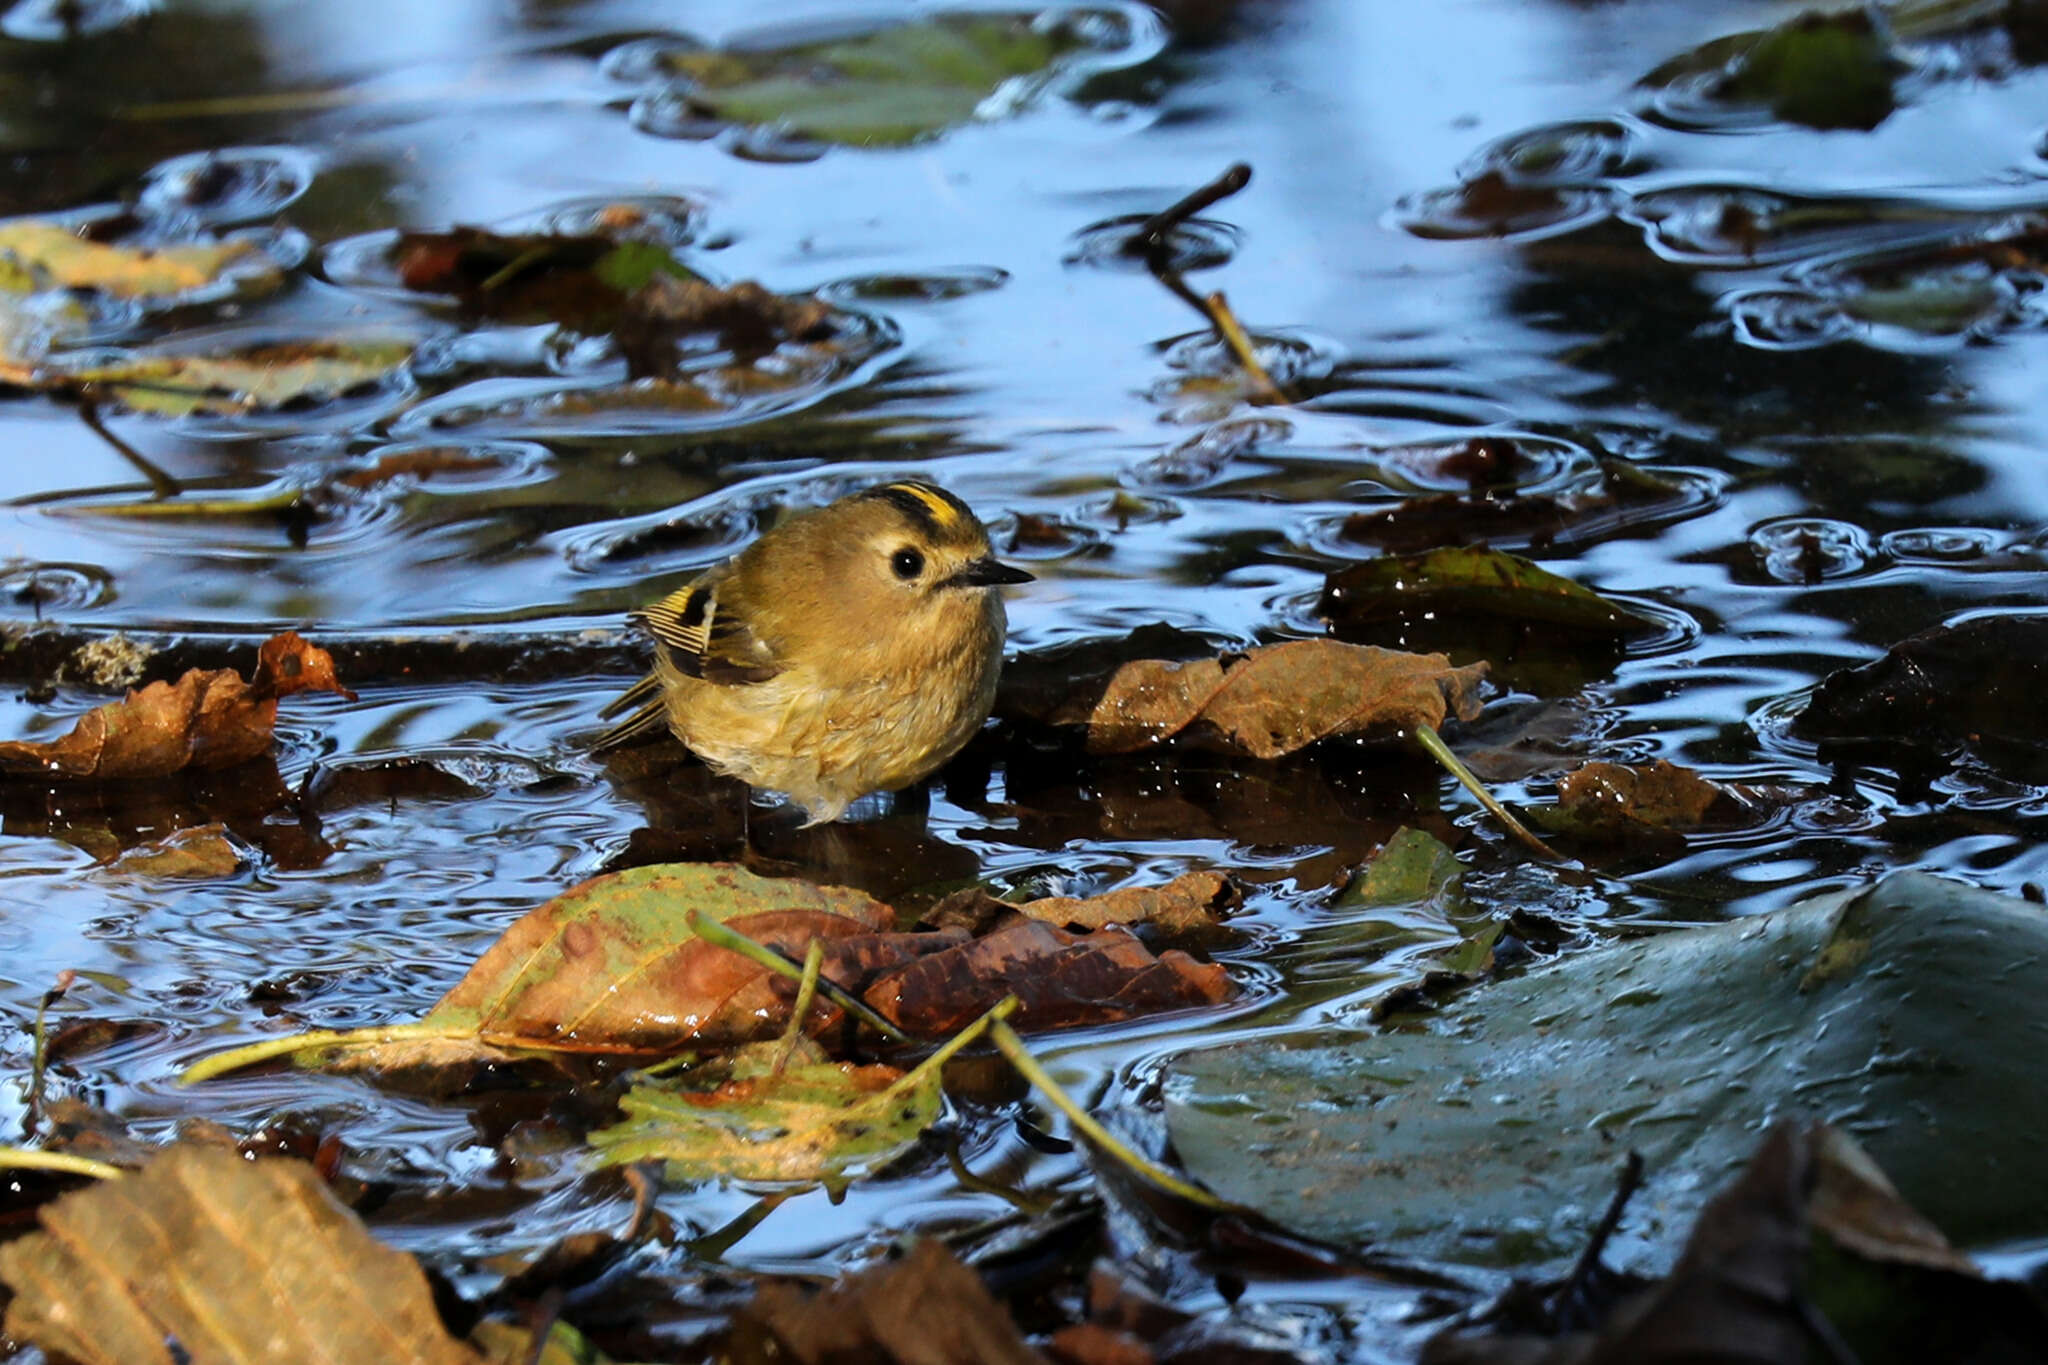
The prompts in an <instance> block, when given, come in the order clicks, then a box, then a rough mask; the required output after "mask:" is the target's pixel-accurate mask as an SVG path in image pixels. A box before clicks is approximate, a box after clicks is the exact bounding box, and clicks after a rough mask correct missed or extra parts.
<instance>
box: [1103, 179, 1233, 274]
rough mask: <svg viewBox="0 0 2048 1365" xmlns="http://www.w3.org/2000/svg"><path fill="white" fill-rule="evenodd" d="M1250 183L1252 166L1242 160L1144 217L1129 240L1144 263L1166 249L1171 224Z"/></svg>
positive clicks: (1172, 226) (1185, 219)
mask: <svg viewBox="0 0 2048 1365" xmlns="http://www.w3.org/2000/svg"><path fill="white" fill-rule="evenodd" d="M1251 183H1252V168H1251V167H1250V166H1247V165H1246V164H1245V163H1244V162H1242V161H1240V162H1238V163H1237V164H1236V165H1234V166H1232V167H1231V168H1230V169H1229V170H1227V171H1225V172H1224V173H1223V174H1221V175H1219V176H1217V177H1216V178H1215V179H1214V180H1211V181H1210V182H1209V183H1208V184H1206V185H1204V186H1202V187H1201V188H1200V189H1198V190H1195V191H1193V192H1192V193H1190V194H1188V195H1186V196H1185V197H1184V198H1182V199H1181V200H1180V202H1179V203H1177V204H1175V205H1173V207H1171V208H1167V209H1162V210H1160V211H1159V212H1158V213H1155V214H1153V215H1152V216H1151V217H1150V218H1147V219H1146V220H1145V221H1144V222H1143V223H1142V224H1140V225H1139V227H1138V230H1137V232H1136V233H1134V234H1133V235H1132V238H1131V240H1132V244H1133V245H1134V246H1136V247H1137V248H1138V249H1139V251H1140V252H1141V253H1142V254H1143V255H1144V257H1145V260H1146V262H1147V263H1148V264H1150V263H1152V262H1154V261H1157V260H1159V259H1160V258H1161V256H1162V255H1163V254H1164V253H1165V251H1166V239H1167V237H1168V236H1169V235H1171V234H1172V232H1173V230H1174V229H1175V228H1177V227H1179V226H1180V225H1181V224H1182V223H1185V222H1186V221H1187V220H1188V219H1190V218H1192V217H1194V216H1195V215H1196V214H1198V213H1200V212H1201V211H1202V210H1203V209H1205V208H1208V207H1209V206H1210V205H1211V204H1214V203H1217V202H1218V201H1220V200H1224V199H1228V198H1229V197H1230V196H1231V195H1233V194H1236V193H1237V192H1238V191H1239V190H1241V189H1243V188H1244V187H1245V186H1246V185H1249V184H1251Z"/></svg>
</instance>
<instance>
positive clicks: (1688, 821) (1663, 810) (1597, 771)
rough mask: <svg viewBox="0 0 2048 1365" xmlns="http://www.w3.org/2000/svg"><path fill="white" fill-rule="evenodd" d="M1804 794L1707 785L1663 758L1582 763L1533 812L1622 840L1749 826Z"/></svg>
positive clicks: (1546, 821) (1570, 829)
mask: <svg viewBox="0 0 2048 1365" xmlns="http://www.w3.org/2000/svg"><path fill="white" fill-rule="evenodd" d="M1803 795H1804V794H1803V793H1801V792H1799V791H1796V790H1792V789H1790V788H1785V787H1759V786H1754V785H1750V784H1747V783H1740V782H1735V783H1722V782H1710V781H1708V780H1707V779H1706V778H1704V777H1702V776H1700V775H1699V774H1698V773H1696V772H1694V771H1693V770H1692V769H1690V768H1682V767H1680V766H1679V765H1678V764H1676V763H1672V762H1670V761H1668V760H1666V759H1661V758H1660V759H1658V760H1656V761H1655V762H1654V763H1642V764H1623V763H1584V764H1581V765H1580V766H1579V767H1578V768H1576V769H1574V770H1573V771H1572V772H1570V773H1567V774H1566V775H1565V776H1564V777H1563V778H1561V779H1560V780H1559V781H1558V784H1557V804H1556V805H1555V806H1550V807H1540V808H1538V809H1537V811H1536V812H1535V815H1536V818H1537V819H1539V820H1540V821H1541V822H1542V823H1543V825H1544V827H1545V828H1547V829H1553V830H1557V831H1559V832H1560V833H1571V834H1577V835H1581V836H1586V837H1593V838H1601V839H1609V840H1628V839H1635V838H1645V837H1648V838H1654V837H1655V836H1659V835H1662V836H1666V837H1667V838H1668V837H1669V836H1671V835H1674V834H1676V833H1679V832H1681V831H1685V830H1696V829H1728V828H1731V827H1736V826H1740V825H1744V824H1749V823H1752V822H1754V821H1755V820H1758V819H1760V818H1761V817H1762V816H1763V815H1764V814H1766V813H1768V812H1769V811H1771V810H1774V809H1776V808H1778V807H1780V806H1784V805H1789V804H1791V803H1793V802H1795V801H1798V800H1800V799H1801V798H1802V796H1803Z"/></svg>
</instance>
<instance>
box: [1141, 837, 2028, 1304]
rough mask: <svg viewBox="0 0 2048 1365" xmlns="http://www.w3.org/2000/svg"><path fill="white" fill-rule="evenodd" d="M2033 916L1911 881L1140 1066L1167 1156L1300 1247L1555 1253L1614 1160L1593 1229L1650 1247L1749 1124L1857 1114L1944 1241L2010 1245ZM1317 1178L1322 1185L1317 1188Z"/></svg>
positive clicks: (1649, 1258) (1629, 1244)
mask: <svg viewBox="0 0 2048 1365" xmlns="http://www.w3.org/2000/svg"><path fill="white" fill-rule="evenodd" d="M2041 962H2048V916H2044V915H2043V914H2042V913H2041V911H2040V909H2039V908H2038V907H2036V906H2033V905H2029V904H2027V903H2025V902H2023V901H2020V900H2018V899H2016V898H2011V897H2005V896H1998V895H1993V894H1990V893H1988V892H1983V891H1978V890H1975V889H1972V888H1969V887H1965V886H1961V885H1958V884H1956V883H1954V882H1948V881H1943V880H1940V879H1938V878H1934V877H1930V876H1927V875H1925V874H1922V873H1895V874H1893V875H1892V876H1890V877H1887V878H1886V879H1885V880H1883V881H1882V882H1880V883H1878V884H1877V885H1876V886H1875V887H1872V888H1870V889H1867V890H1865V891H1863V892H1861V893H1858V894H1853V895H1847V896H1834V897H1827V898H1824V899H1821V900H1817V901H1809V902H1805V903H1803V904H1799V905H1795V906H1792V907H1790V908H1789V909H1786V910H1781V911H1778V912H1775V913H1773V914H1769V915H1760V916H1754V917H1746V918H1743V919H1740V920H1737V921H1735V922H1733V923H1729V924H1719V925H1713V926H1709V927H1705V928H1701V929H1695V930H1686V931H1680V932H1673V933H1668V934H1664V935H1661V936H1659V937H1656V938H1652V939H1647V940H1642V941H1637V942H1629V943H1621V944H1616V945H1614V946H1612V947H1608V948H1603V949H1596V950H1593V951H1590V952H1586V953H1580V954H1577V955H1574V956H1571V957H1567V958H1564V959H1562V960H1561V961H1558V962H1556V963H1554V964H1550V965H1546V966H1542V967H1538V968H1536V969H1534V970H1531V971H1528V972H1526V973H1523V974H1522V975H1520V976H1517V977H1512V978H1506V979H1503V980H1501V981H1499V982H1496V983H1491V984H1487V985H1482V986H1480V987H1478V988H1476V989H1474V990H1472V991H1469V992H1467V993H1466V994H1465V995H1463V996H1462V997H1460V998H1459V999H1458V1000H1457V1001H1456V1003H1455V1004H1454V1005H1452V1006H1450V1007H1447V1008H1444V1009H1441V1010H1439V1011H1437V1012H1435V1013H1434V1014H1432V1015H1431V1016H1430V1017H1429V1019H1428V1021H1427V1027H1426V1028H1423V1027H1412V1028H1403V1029H1401V1030H1397V1031H1389V1032H1386V1033H1382V1034H1378V1035H1375V1036H1367V1037H1355V1038H1351V1039H1346V1040H1343V1041H1338V1042H1331V1041H1329V1040H1328V1039H1327V1038H1323V1037H1310V1038H1304V1039H1302V1040H1300V1041H1299V1042H1296V1043H1282V1042H1278V1041H1276V1040H1273V1039H1262V1040H1261V1041H1260V1042H1258V1043H1257V1044H1256V1045H1250V1046H1240V1047H1227V1048H1218V1049H1210V1050H1205V1051H1198V1052H1192V1053H1189V1054H1186V1055H1184V1056H1183V1057H1181V1058H1180V1059H1178V1060H1177V1061H1176V1062H1175V1063H1174V1067H1173V1070H1172V1072H1171V1074H1170V1075H1169V1077H1168V1079H1167V1080H1166V1083H1165V1092H1166V1098H1167V1123H1168V1129H1169V1133H1170V1135H1171V1138H1172V1141H1173V1144H1174V1148H1175V1150H1177V1151H1178V1152H1179V1153H1180V1154H1181V1157H1182V1159H1183V1160H1184V1161H1185V1162H1186V1164H1187V1167H1188V1169H1189V1171H1190V1172H1191V1173H1192V1174H1193V1175H1194V1176H1196V1177H1197V1178H1199V1179H1201V1180H1202V1181H1204V1182H1205V1183H1206V1184H1208V1185H1209V1187H1210V1188H1211V1189H1213V1190H1215V1191H1216V1192H1217V1193H1218V1194H1220V1195H1222V1196H1224V1197H1226V1198H1229V1199H1232V1200H1235V1201H1237V1202H1240V1203H1245V1204H1249V1205H1250V1206H1252V1207H1255V1208H1258V1209H1260V1210H1262V1211H1264V1212H1265V1213H1267V1214H1268V1215H1269V1216H1271V1217H1272V1218H1274V1219H1275V1220H1277V1221H1278V1222H1280V1223H1281V1224H1283V1225H1285V1226H1287V1227H1289V1228H1292V1229H1294V1230H1296V1231H1299V1232H1303V1233H1307V1234H1309V1235H1313V1236H1319V1237H1325V1238H1333V1239H1337V1240H1344V1241H1358V1240H1363V1239H1372V1240H1374V1241H1375V1242H1377V1243H1379V1244H1381V1245H1383V1246H1391V1245H1398V1246H1400V1247H1401V1248H1402V1250H1403V1251H1404V1252H1407V1253H1411V1254H1417V1255H1424V1256H1433V1257H1443V1258H1446V1259H1452V1260H1459V1261H1481V1262H1488V1263H1495V1264H1498V1263H1502V1262H1508V1263H1516V1264H1550V1265H1561V1264H1563V1263H1565V1262H1566V1261H1568V1260H1569V1259H1571V1258H1572V1257H1575V1256H1576V1255H1577V1254H1578V1252H1579V1251H1580V1249H1581V1248H1582V1246H1583V1245H1584V1241H1585V1237H1586V1236H1587V1234H1588V1233H1589V1231H1590V1230H1591V1227H1592V1224H1593V1222H1594V1220H1595V1219H1596V1218H1597V1217H1598V1214H1599V1210H1600V1209H1601V1207H1602V1205H1603V1204H1604V1203H1605V1202H1606V1194H1607V1189H1606V1187H1607V1184H1608V1180H1609V1176H1608V1172H1609V1171H1610V1170H1611V1169H1612V1162H1613V1159H1614V1155H1615V1153H1617V1152H1620V1151H1625V1150H1627V1149H1629V1148H1634V1149H1636V1150H1638V1151H1640V1152H1641V1153H1642V1154H1643V1156H1644V1158H1645V1159H1646V1161H1647V1162H1648V1179H1647V1183H1646V1185H1645V1188H1644V1192H1643V1194H1642V1195H1641V1196H1639V1197H1638V1198H1637V1199H1636V1200H1635V1201H1634V1202H1632V1203H1631V1204H1630V1206H1629V1210H1628V1213H1627V1215H1626V1216H1625V1217H1624V1218H1623V1220H1622V1223H1621V1225H1620V1229H1619V1231H1618V1232H1617V1234H1616V1236H1615V1238H1614V1240H1613V1241H1612V1242H1611V1243H1610V1250H1611V1252H1612V1259H1613V1261H1614V1263H1616V1264H1618V1265H1621V1266H1625V1267H1631V1268H1635V1267H1643V1266H1655V1265H1659V1264H1668V1263H1669V1260H1670V1257H1671V1256H1672V1254H1673V1253H1674V1252H1675V1251H1676V1241H1677V1237H1676V1234H1677V1232H1678V1231H1679V1229H1681V1228H1682V1227H1683V1226H1684V1224H1685V1222H1686V1220H1687V1219H1688V1218H1689V1217H1690V1216H1691V1214H1692V1212H1693V1211H1694V1210H1696V1209H1697V1208H1698V1207H1699V1204H1700V1202H1701V1199H1702V1196H1703V1193H1704V1192H1705V1191H1707V1190H1710V1189H1713V1188H1714V1187H1715V1186H1716V1185H1718V1184H1719V1183H1720V1182H1721V1181H1723V1180H1725V1179H1727V1178H1728V1177H1729V1176H1730V1175H1731V1174H1732V1173H1733V1171H1734V1170H1735V1169H1736V1168H1737V1167H1738V1166H1739V1165H1740V1164H1741V1162H1742V1160H1743V1159H1744V1157H1745V1155H1746V1152H1747V1144H1748V1142H1749V1140H1750V1134H1752V1133H1753V1132H1754V1131H1755V1128H1756V1127H1757V1126H1758V1125H1759V1124H1761V1123H1763V1122H1764V1121H1766V1120H1767V1119H1768V1118H1771V1117H1776V1116H1780V1115H1792V1114H1797V1113H1799V1112H1801V1111H1805V1112H1809V1113H1814V1114H1856V1115H1872V1116H1877V1117H1878V1118H1879V1119H1882V1117H1883V1116H1887V1115H1892V1116H1896V1115H1912V1116H1914V1121H1912V1122H1903V1121H1901V1122H1882V1121H1879V1122H1873V1123H1871V1124H1869V1125H1867V1126H1865V1127H1860V1128H1859V1133H1858V1135H1859V1137H1861V1138H1862V1139H1863V1140H1864V1141H1865V1143H1866V1144H1867V1146H1868V1147H1869V1149H1870V1151H1871V1154H1872V1156H1873V1157H1875V1158H1876V1159H1877V1160H1878V1161H1879V1162H1880V1163H1881V1164H1882V1165H1883V1166H1884V1168H1885V1170H1886V1171H1887V1172H1889V1173H1890V1174H1891V1175H1892V1177H1893V1178H1894V1179H1895V1180H1896V1181H1897V1183H1898V1186H1899V1188H1900V1190H1902V1191H1903V1192H1904V1193H1905V1195H1906V1196H1907V1197H1908V1198H1910V1199H1911V1200H1912V1201H1913V1202H1914V1204H1915V1205H1916V1206H1917V1207H1918V1208H1920V1209H1921V1210H1922V1211H1923V1212H1924V1213H1926V1214H1927V1216H1929V1217H1930V1218H1932V1219H1934V1220H1935V1221H1936V1222H1937V1223H1939V1224H1940V1225H1941V1226H1942V1227H1944V1228H1946V1229H1947V1230H1948V1231H1949V1232H1950V1233H1951V1235H1953V1236H1955V1237H1956V1238H1957V1239H1958V1240H1961V1241H1964V1242H1965V1243H1976V1242H1990V1241H1996V1240H2000V1239H2007V1238H2023V1237H2038V1236H2040V1235H2041V1234H2042V1232H2043V1231H2044V1230H2048V1198H2044V1196H2043V1194H2042V1184H2041V1182H2040V1181H2039V1180H2038V1179H2037V1178H2035V1175H2034V1172H2035V1170H2036V1168H2037V1165H2038V1162H2037V1160H2036V1156H2035V1153H2034V1136H2033V1135H2034V1134H2036V1133H2038V1132H2039V1131H2040V1130H2041V1129H2042V1127H2043V1125H2048V1091H2044V1090H2043V1088H2042V1087H2041V1086H2040V1085H2039V1084H2037V1080H2038V1077H2037V1076H2036V1074H2035V1070H2036V1068H2035V1062H2034V1058H2033V1056H2032V1054H2031V1053H2030V1052H2029V1051H2028V1050H2026V1049H2024V1048H2022V1049H2017V1050H2015V1049H2011V1048H1996V1047H1988V1046H1986V1043H1985V1023H1984V1021H1985V1020H1986V1019H1996V1020H1998V1021H1999V1023H1998V1027H1999V1029H2000V1030H2002V1031H2004V1032H2006V1033H2008V1034H2010V1035H2011V1036H2014V1037H2024V1036H2030V1035H2031V1034H2032V1033H2033V1032H2035V1031H2040V1030H2048V1004H2044V1001H2043V998H2042V994H2041V992H2040V991H2039V990H2038V989H2037V988H2036V983H2035V972H2034V971H2033V966H2034V964H2038V963H2041ZM1336 1191H1342V1192H1343V1197H1342V1198H1336V1197H1333V1193H1334V1192H1336Z"/></svg>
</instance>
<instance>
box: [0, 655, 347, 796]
mask: <svg viewBox="0 0 2048 1365" xmlns="http://www.w3.org/2000/svg"><path fill="white" fill-rule="evenodd" d="M310 689H319V690H322V691H327V692H339V693H341V694H342V695H343V696H347V697H353V696H354V695H355V694H354V693H353V692H350V691H349V690H348V689H347V688H345V687H343V686H342V685H341V684H340V682H338V681H337V680H336V679H335V676H334V660H333V658H332V657H331V656H330V655H329V654H328V653H327V651H326V650H324V649H319V648H316V647H314V646H312V645H309V644H307V643H306V642H305V641H304V640H302V639H300V638H299V636H298V634H297V633H296V632H294V631H286V632H285V633H284V634H282V635H278V636H274V637H272V638H271V639H269V640H266V641H265V642H264V644H263V647H262V649H261V650H260V651H259V652H258V655H257V664H256V680H255V681H254V682H253V683H245V682H243V681H242V678H241V675H240V674H238V673H236V672H235V671H234V670H233V669H229V668H217V669H208V670H204V671H202V670H200V669H197V668H195V669H192V670H190V671H189V672H187V673H186V674H185V676H184V677H182V678H180V679H178V681H177V682H175V683H164V682H154V683H151V684H150V685H149V686H147V687H144V688H142V689H140V690H139V691H134V692H130V693H129V694H128V695H127V696H126V697H125V698H123V699H122V700H120V701H116V702H108V703H107V704H106V705H105V706H101V707H98V708H96V709H94V710H91V711H88V712H86V713H85V715H83V716H81V717H79V720H78V724H77V725H75V726H73V727H72V729H71V732H70V733H69V734H67V735H64V736H62V737H60V738H57V739H53V740H40V741H32V740H8V741H4V742H0V772H14V773H33V774H36V775H37V776H40V777H45V778H56V779H71V780H83V779H121V778H135V777H164V776H167V775H168V774H171V773H175V772H182V771H184V770H186V769H188V768H196V769H210V768H232V767H234V766H235V765H236V764H238V763H246V762H248V761H249V760H250V759H252V758H256V757H259V756H261V755H263V754H265V753H268V752H269V751H270V738H271V730H272V728H273V727H274V726H275V724H276V722H277V699H278V698H279V697H281V696H288V695H290V694H291V693H293V692H304V691H307V690H310Z"/></svg>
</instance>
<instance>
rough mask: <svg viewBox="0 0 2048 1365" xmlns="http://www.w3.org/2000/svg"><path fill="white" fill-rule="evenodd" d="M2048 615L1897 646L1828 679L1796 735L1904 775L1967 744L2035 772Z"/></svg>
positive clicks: (2047, 671) (1925, 634) (2044, 740)
mask: <svg viewBox="0 0 2048 1365" xmlns="http://www.w3.org/2000/svg"><path fill="white" fill-rule="evenodd" d="M2044 694H2048V615H2042V614H2039V613H2033V614H2019V615H2003V616H1979V617H1973V618H1970V619H1968V620H1964V621H1958V622H1956V623H1955V624H1953V625H1944V626H1937V627H1935V628H1934V629H1932V630H1927V631H1922V632H1921V633H1920V634H1918V635H1915V636H1912V637H1910V638H1908V639H1905V640H1901V641H1900V642H1899V643H1898V644H1895V645H1893V646H1892V647H1891V649H1889V650H1888V651H1886V653H1885V655H1884V657H1883V658H1881V659H1877V660H1874V661H1872V662H1871V663H1867V664H1864V665H1861V666H1860V667H1857V668H1845V669H1842V670H1840V671H1838V672H1835V673H1830V674H1829V675H1828V676H1827V677H1826V678H1825V679H1823V680H1822V682H1821V684H1820V686H1819V687H1817V688H1815V689H1814V692H1813V696H1812V698H1811V699H1810V700H1809V701H1808V702H1807V704H1806V707H1805V709H1804V710H1803V711H1801V712H1800V713H1799V715H1798V717H1797V718H1796V719H1795V720H1794V721H1793V722H1792V732H1793V733H1794V734H1795V735H1798V736H1800V737H1802V738H1805V739H1817V740H1822V741H1824V742H1825V744H1824V747H1823V755H1824V756H1826V755H1827V754H1828V753H1829V751H1830V749H1833V750H1837V751H1840V752H1841V753H1843V754H1844V755H1845V756H1851V757H1857V758H1863V759H1873V760H1875V761H1880V762H1886V763H1888V764H1890V765H1891V766H1893V767H1895V768H1898V769H1900V770H1901V771H1904V770H1909V769H1920V768H1924V767H1928V766H1936V767H1946V766H1947V763H1948V761H1949V758H1950V756H1951V755H1950V751H1951V750H1953V749H1955V748H1958V747H1961V746H1964V745H1968V746H1970V747H1972V748H1976V749H1979V750H1981V751H1983V752H1984V753H1985V755H1986V757H1987V758H1989V759H1990V760H1992V761H1994V762H1997V761H2001V760H2005V759H2015V760H2018V761H2019V766H2021V767H2022V768H2025V769H2028V770H2029V771H2032V770H2034V769H2035V768H2036V767H2037V766H2038V765H2039V764H2040V763H2041V762H2042V759H2043V757H2044V756H2048V711H2044V710H2043V708H2041V707H2040V706H2038V705H2036V704H2035V702H2036V700H2037V699H2038V698H2040V697H2041V696H2043V695H2044Z"/></svg>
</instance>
